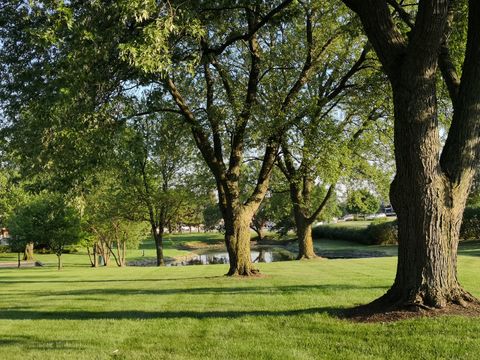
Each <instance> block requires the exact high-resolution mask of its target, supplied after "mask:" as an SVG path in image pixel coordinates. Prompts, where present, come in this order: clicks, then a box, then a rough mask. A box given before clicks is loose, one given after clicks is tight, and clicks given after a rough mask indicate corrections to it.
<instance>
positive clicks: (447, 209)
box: [379, 77, 473, 307]
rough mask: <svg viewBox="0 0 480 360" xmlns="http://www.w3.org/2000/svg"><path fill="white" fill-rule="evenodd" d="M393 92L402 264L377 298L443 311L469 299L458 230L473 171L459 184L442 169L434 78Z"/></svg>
mask: <svg viewBox="0 0 480 360" xmlns="http://www.w3.org/2000/svg"><path fill="white" fill-rule="evenodd" d="M412 83H413V84H416V85H417V86H412V87H410V88H408V87H405V86H404V87H401V88H400V89H398V88H395V87H394V105H395V157H396V164H397V175H396V177H395V180H394V181H393V183H392V185H391V189H390V197H391V201H392V204H393V206H394V208H395V211H396V213H397V216H398V243H399V248H398V265H397V275H396V279H395V282H394V284H393V286H392V288H391V289H390V290H389V291H388V293H387V294H385V295H384V296H383V297H382V298H380V299H379V301H380V302H386V304H387V305H390V306H394V307H403V306H408V305H415V306H420V307H444V306H446V305H447V304H448V303H460V304H463V303H464V302H465V301H468V300H471V299H472V297H471V295H470V294H468V293H467V292H465V291H464V290H463V289H462V287H461V286H460V284H459V282H458V279H457V246H458V241H459V232H460V225H461V221H462V215H463V210H464V208H465V202H466V198H467V195H468V190H469V187H470V184H471V181H472V178H473V172H471V174H467V175H466V176H464V177H463V179H462V180H461V181H460V182H459V183H456V184H453V183H452V182H451V180H449V179H448V177H447V176H446V175H445V173H444V171H443V170H442V169H441V167H440V165H439V153H440V152H439V149H440V141H439V134H438V128H437V108H436V97H435V94H436V91H435V77H433V79H432V80H431V81H425V80H424V81H423V82H422V84H421V85H422V86H418V83H419V79H412ZM415 90H417V91H415Z"/></svg>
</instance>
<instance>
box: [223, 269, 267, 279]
mask: <svg viewBox="0 0 480 360" xmlns="http://www.w3.org/2000/svg"><path fill="white" fill-rule="evenodd" d="M259 275H260V270H259V269H254V268H242V269H237V268H230V270H229V271H228V273H226V274H225V276H243V277H249V276H251V277H255V276H259Z"/></svg>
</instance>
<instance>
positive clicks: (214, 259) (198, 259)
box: [167, 249, 288, 266]
mask: <svg viewBox="0 0 480 360" xmlns="http://www.w3.org/2000/svg"><path fill="white" fill-rule="evenodd" d="M250 255H251V259H252V262H257V263H258V262H262V263H270V262H273V261H282V260H288V257H285V256H284V255H282V254H280V253H276V252H274V251H272V250H267V249H258V250H252V251H251V253H250ZM228 263H229V257H228V253H227V252H209V253H205V254H199V255H196V256H188V257H184V258H179V259H176V260H175V261H173V262H171V263H167V266H185V265H207V264H228Z"/></svg>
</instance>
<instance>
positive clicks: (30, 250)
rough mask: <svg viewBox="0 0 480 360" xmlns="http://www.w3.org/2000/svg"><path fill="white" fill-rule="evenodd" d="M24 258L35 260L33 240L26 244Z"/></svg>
mask: <svg viewBox="0 0 480 360" xmlns="http://www.w3.org/2000/svg"><path fill="white" fill-rule="evenodd" d="M23 260H25V261H33V260H35V259H34V257H33V242H29V243H28V244H27V245H25V252H24V255H23Z"/></svg>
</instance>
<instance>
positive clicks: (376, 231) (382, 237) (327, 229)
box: [313, 220, 398, 245]
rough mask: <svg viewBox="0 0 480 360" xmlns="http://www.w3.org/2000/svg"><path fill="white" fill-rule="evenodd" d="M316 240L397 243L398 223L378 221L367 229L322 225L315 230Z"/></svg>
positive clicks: (376, 243) (371, 243) (375, 243)
mask: <svg viewBox="0 0 480 360" xmlns="http://www.w3.org/2000/svg"><path fill="white" fill-rule="evenodd" d="M313 236H314V237H315V238H323V239H334V240H346V241H353V242H356V243H359V244H364V245H387V244H396V243H397V239H398V237H397V222H396V221H387V220H376V221H374V222H372V223H371V224H370V225H368V226H367V227H353V226H338V225H337V226H331V225H322V226H317V227H316V228H314V229H313Z"/></svg>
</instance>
